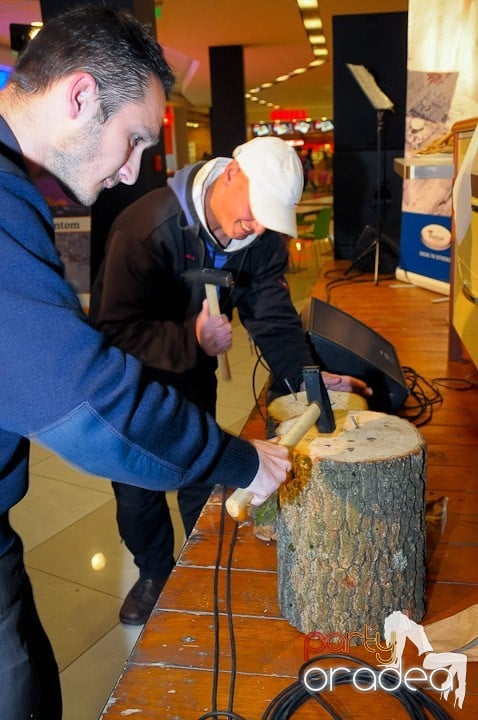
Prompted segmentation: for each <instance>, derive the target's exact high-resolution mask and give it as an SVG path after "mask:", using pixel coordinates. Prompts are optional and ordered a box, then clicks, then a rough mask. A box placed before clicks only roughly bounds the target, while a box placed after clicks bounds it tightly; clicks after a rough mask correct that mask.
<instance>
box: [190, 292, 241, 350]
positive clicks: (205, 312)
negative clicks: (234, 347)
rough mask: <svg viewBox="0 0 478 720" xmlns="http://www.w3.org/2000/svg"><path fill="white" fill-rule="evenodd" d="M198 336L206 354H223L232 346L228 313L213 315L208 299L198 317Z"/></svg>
mask: <svg viewBox="0 0 478 720" xmlns="http://www.w3.org/2000/svg"><path fill="white" fill-rule="evenodd" d="M196 338H197V341H198V343H199V345H200V346H201V347H202V349H203V350H204V352H205V353H206V355H210V356H214V355H221V354H222V353H225V352H226V350H228V349H229V348H230V347H231V343H232V326H231V323H230V322H229V320H228V318H227V316H226V315H211V314H210V312H209V305H208V302H207V300H204V301H203V304H202V310H201V312H200V313H199V315H198V316H197V318H196Z"/></svg>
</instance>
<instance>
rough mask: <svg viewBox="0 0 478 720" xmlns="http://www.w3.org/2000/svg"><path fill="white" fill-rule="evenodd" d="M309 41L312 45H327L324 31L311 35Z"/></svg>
mask: <svg viewBox="0 0 478 720" xmlns="http://www.w3.org/2000/svg"><path fill="white" fill-rule="evenodd" d="M309 42H310V43H311V44H312V45H325V35H324V34H323V33H320V34H318V35H309Z"/></svg>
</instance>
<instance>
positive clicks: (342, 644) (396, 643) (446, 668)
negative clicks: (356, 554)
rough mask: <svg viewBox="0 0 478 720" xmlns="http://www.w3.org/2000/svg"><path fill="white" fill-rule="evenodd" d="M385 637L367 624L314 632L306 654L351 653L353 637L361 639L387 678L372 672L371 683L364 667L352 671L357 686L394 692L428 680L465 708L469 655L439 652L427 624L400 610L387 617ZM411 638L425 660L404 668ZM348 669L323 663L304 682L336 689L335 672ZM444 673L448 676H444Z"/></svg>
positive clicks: (314, 688) (306, 643) (309, 636)
mask: <svg viewBox="0 0 478 720" xmlns="http://www.w3.org/2000/svg"><path fill="white" fill-rule="evenodd" d="M384 637H385V643H386V644H383V643H381V642H380V637H379V634H378V633H376V634H375V635H373V634H371V633H370V631H369V628H368V627H367V626H365V630H364V632H348V633H339V632H333V633H329V634H328V635H323V634H322V633H319V632H312V633H308V634H307V635H306V636H305V641H304V654H305V656H306V660H308V659H310V656H311V654H314V655H317V653H318V652H321V651H322V650H325V651H326V652H332V653H336V652H344V653H347V652H349V650H350V644H351V641H355V643H357V641H360V642H361V643H362V645H363V646H364V648H365V649H366V650H367V651H368V652H371V653H374V655H375V658H376V660H377V661H378V663H379V666H380V667H383V668H384V670H383V673H384V678H383V682H382V677H381V674H380V673H379V674H378V675H377V676H375V675H374V676H373V679H370V675H368V676H367V679H368V680H369V681H370V682H369V683H368V684H367V683H366V682H364V680H365V677H366V676H365V673H364V670H363V669H360V668H358V669H356V670H355V671H354V672H353V673H352V684H353V685H354V686H355V687H356V689H357V690H360V691H361V692H367V691H369V690H378V689H381V690H385V691H388V692H392V691H393V690H396V689H397V688H398V687H399V686H400V685H402V684H403V685H405V686H406V688H407V689H408V690H410V691H411V692H415V691H416V689H417V688H416V684H417V683H423V682H427V683H428V685H429V686H430V687H431V688H432V689H433V690H434V691H436V692H439V693H440V696H441V697H442V698H443V699H444V700H448V696H449V694H450V693H451V692H454V696H455V702H454V705H455V706H456V705H458V707H459V708H460V709H462V707H463V702H464V699H465V692H466V667H467V657H466V655H464V654H463V653H458V652H435V651H434V650H433V647H432V645H431V644H430V642H429V640H428V638H427V635H426V632H425V629H424V628H423V626H422V625H418V624H417V623H416V622H414V621H413V620H410V618H408V617H407V616H406V615H404V614H403V613H402V612H400V611H398V610H397V611H395V612H392V613H391V614H390V615H388V617H387V618H386V619H385V622H384ZM407 640H410V642H412V643H413V644H414V645H415V647H416V649H417V651H418V655H419V656H423V661H422V664H421V667H417V666H415V667H412V668H409V669H408V670H406V671H404V669H403V667H402V655H403V651H404V649H405V644H406V641H407ZM344 669H345V668H335V669H330V670H323V669H322V668H319V667H314V666H312V667H309V669H308V670H307V671H306V672H305V674H304V678H303V680H304V684H305V685H306V687H307V689H308V690H309V691H310V692H321V691H322V690H325V689H329V690H331V691H332V690H333V689H334V680H335V678H334V675H337V672H338V670H344ZM391 672H393V673H394V674H396V677H397V682H398V685H397V686H393V687H392V685H391V684H390V673H391ZM385 675H386V676H387V679H386V678H385ZM443 677H445V679H444V680H443Z"/></svg>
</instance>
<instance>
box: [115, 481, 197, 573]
mask: <svg viewBox="0 0 478 720" xmlns="http://www.w3.org/2000/svg"><path fill="white" fill-rule="evenodd" d="M112 485H113V490H114V493H115V495H116V520H117V523H118V530H119V533H120V535H121V537H122V539H123V540H124V542H125V545H126V547H127V548H128V550H129V551H130V552H131V554H132V555H133V557H134V562H135V563H136V565H137V566H138V568H139V574H140V576H141V577H154V578H161V577H167V576H168V575H169V573H170V572H171V570H172V569H173V567H174V564H175V561H174V554H173V552H174V529H173V524H172V522H171V514H170V511H169V507H168V503H167V500H166V493H164V492H161V491H159V490H144V489H143V488H139V487H134V486H133V485H125V484H124V483H117V482H113V483H112ZM210 493H211V488H210V487H205V486H204V484H199V483H198V484H197V485H194V484H192V485H188V486H187V487H184V488H181V489H180V490H178V505H179V511H180V513H181V518H182V521H183V525H184V530H185V533H186V536H188V535H189V534H190V533H191V530H192V529H193V527H194V525H195V523H196V520H197V519H198V517H199V515H200V513H201V510H202V508H203V507H204V505H205V503H206V501H207V499H208V497H209V495H210Z"/></svg>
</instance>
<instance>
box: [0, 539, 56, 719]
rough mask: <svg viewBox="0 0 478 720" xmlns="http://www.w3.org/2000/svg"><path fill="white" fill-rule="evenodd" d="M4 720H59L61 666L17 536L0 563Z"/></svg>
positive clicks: (1, 715) (0, 675)
mask: <svg viewBox="0 0 478 720" xmlns="http://www.w3.org/2000/svg"><path fill="white" fill-rule="evenodd" d="M0 648H1V650H0V718H5V720H7V718H8V720H60V719H61V715H62V701H61V689H60V678H59V674H58V666H57V663H56V660H55V657H54V655H53V650H52V647H51V645H50V641H49V640H48V637H47V635H46V633H45V631H44V629H43V627H42V624H41V622H40V618H39V617H38V613H37V610H36V607H35V601H34V599H33V593H32V587H31V584H30V579H29V577H28V575H27V573H26V571H25V566H24V564H23V546H22V542H21V540H20V538H19V537H18V536H17V538H16V540H15V543H14V545H13V547H12V548H11V549H10V550H9V551H8V552H7V554H6V555H4V556H3V557H1V558H0Z"/></svg>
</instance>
